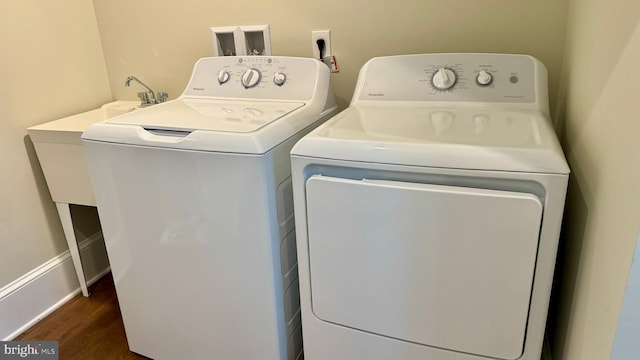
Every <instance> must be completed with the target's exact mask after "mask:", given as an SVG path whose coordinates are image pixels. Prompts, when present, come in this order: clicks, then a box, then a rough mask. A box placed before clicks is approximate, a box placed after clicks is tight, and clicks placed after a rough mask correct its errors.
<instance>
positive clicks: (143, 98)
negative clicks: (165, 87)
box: [138, 91, 151, 106]
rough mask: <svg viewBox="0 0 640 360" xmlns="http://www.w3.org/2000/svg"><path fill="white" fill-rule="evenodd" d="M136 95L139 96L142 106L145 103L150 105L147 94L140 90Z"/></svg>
mask: <svg viewBox="0 0 640 360" xmlns="http://www.w3.org/2000/svg"><path fill="white" fill-rule="evenodd" d="M138 97H139V98H140V105H142V106H146V105H151V103H150V102H149V94H148V93H146V92H144V91H142V92H139V93H138Z"/></svg>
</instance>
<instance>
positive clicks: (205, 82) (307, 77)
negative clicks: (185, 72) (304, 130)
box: [184, 56, 324, 100]
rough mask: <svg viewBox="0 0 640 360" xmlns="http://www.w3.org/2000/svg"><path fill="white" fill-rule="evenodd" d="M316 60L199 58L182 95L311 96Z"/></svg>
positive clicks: (290, 98) (297, 98) (288, 97)
mask: <svg viewBox="0 0 640 360" xmlns="http://www.w3.org/2000/svg"><path fill="white" fill-rule="evenodd" d="M319 64H320V63H319V62H318V61H316V60H314V59H308V58H291V57H277V56H268V57H265V56H247V57H234V56H228V57H224V56H221V57H210V58H202V59H200V60H199V61H198V62H197V63H196V66H195V68H194V71H193V74H192V76H191V80H190V81H189V85H188V87H187V90H186V91H185V93H184V95H186V96H198V97H200V96H203V97H215V98H251V99H275V100H278V99H281V100H306V99H311V98H312V96H313V92H314V90H315V88H316V83H317V81H318V77H319V75H320V71H322V70H324V69H322V68H321V67H320V65H322V64H320V65H319Z"/></svg>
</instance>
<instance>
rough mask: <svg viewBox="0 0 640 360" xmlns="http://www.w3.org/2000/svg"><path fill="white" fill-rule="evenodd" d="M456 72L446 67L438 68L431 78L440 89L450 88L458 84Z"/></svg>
mask: <svg viewBox="0 0 640 360" xmlns="http://www.w3.org/2000/svg"><path fill="white" fill-rule="evenodd" d="M456 80H457V78H456V73H455V72H453V70H451V69H449V68H445V67H441V68H440V69H438V70H437V71H436V72H435V73H434V74H433V77H432V78H431V83H432V84H433V86H434V87H435V88H436V89H438V90H448V89H451V88H452V87H453V85H455V84H456Z"/></svg>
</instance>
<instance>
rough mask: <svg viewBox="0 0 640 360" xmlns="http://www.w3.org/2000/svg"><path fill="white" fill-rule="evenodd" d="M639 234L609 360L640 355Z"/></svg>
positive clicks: (621, 359)
mask: <svg viewBox="0 0 640 360" xmlns="http://www.w3.org/2000/svg"><path fill="white" fill-rule="evenodd" d="M638 334H640V234H638V241H637V242H636V251H635V253H634V255H633V262H632V263H631V271H630V272H629V281H628V282H627V289H626V291H625V293H624V302H623V304H622V310H621V312H620V320H619V321H618V328H617V331H616V337H615V341H614V343H613V350H612V352H611V360H627V359H634V358H636V357H638V354H640V341H638Z"/></svg>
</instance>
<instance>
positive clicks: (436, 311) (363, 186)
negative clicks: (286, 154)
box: [306, 176, 542, 359]
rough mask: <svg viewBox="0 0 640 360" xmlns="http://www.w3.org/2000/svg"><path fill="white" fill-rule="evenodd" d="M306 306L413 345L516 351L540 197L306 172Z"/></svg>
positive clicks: (507, 355)
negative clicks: (308, 294)
mask: <svg viewBox="0 0 640 360" xmlns="http://www.w3.org/2000/svg"><path fill="white" fill-rule="evenodd" d="M306 200H307V217H308V218H307V221H308V239H309V240H308V241H309V262H310V264H309V266H310V278H311V299H312V309H313V313H314V314H315V316H316V317H318V318H319V319H321V320H323V321H327V322H331V323H334V324H337V325H342V326H346V327H349V328H353V329H356V330H360V331H365V332H368V333H372V334H377V335H381V336H386V337H391V338H395V339H398V340H403V341H409V342H412V343H417V344H422V345H425V346H432V347H438V348H442V349H449V350H452V351H457V352H462V353H469V354H475V355H480V356H487V357H493V358H499V359H517V358H518V357H520V355H521V354H522V352H523V346H524V339H525V333H526V329H527V316H528V312H529V303H530V297H531V289H532V284H533V274H534V267H535V262H536V254H537V247H538V238H539V230H540V223H541V218H542V204H541V202H540V200H539V199H538V198H537V197H536V196H534V195H531V194H527V193H519V192H510V191H497V190H487V189H477V188H465V187H454V186H442V185H431V184H419V183H408V182H396V181H383V180H366V179H365V180H350V179H341V178H334V177H327V176H312V177H311V178H309V179H308V180H307V182H306Z"/></svg>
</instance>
